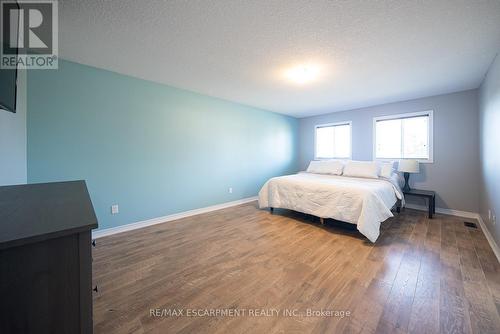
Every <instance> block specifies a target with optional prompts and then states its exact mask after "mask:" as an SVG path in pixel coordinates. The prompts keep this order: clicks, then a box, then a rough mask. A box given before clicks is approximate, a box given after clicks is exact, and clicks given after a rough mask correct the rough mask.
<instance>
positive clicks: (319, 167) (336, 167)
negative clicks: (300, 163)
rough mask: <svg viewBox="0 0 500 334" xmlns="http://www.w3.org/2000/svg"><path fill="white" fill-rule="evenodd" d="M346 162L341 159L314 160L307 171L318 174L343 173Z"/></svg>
mask: <svg viewBox="0 0 500 334" xmlns="http://www.w3.org/2000/svg"><path fill="white" fill-rule="evenodd" d="M343 169H344V164H343V163H342V161H339V160H319V161H318V160H313V161H311V162H310V163H309V167H307V171H308V172H309V173H316V174H333V175H342V170H343Z"/></svg>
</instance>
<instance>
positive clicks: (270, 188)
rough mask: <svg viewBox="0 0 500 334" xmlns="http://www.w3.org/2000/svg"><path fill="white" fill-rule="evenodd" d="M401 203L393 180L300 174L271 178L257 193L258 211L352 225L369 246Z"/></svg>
mask: <svg viewBox="0 0 500 334" xmlns="http://www.w3.org/2000/svg"><path fill="white" fill-rule="evenodd" d="M397 199H401V200H402V199H403V196H402V192H401V189H400V187H399V184H398V181H397V179H396V176H395V177H394V178H392V179H365V178H356V177H346V176H335V175H322V174H313V173H306V172H302V173H299V174H295V175H287V176H280V177H274V178H272V179H270V180H269V181H267V182H266V183H265V184H264V186H263V187H262V189H261V190H260V192H259V206H260V208H267V207H272V208H284V209H290V210H295V211H299V212H304V213H307V214H311V215H314V216H317V217H322V218H333V219H336V220H340V221H344V222H348V223H352V224H356V225H357V228H358V231H359V232H361V233H362V234H363V235H365V236H366V237H367V238H368V239H369V240H370V241H371V242H375V241H376V240H377V238H378V236H379V234H380V223H381V222H383V221H384V220H386V219H387V218H389V217H393V214H392V212H391V208H392V207H393V206H394V204H395V203H396V201H397Z"/></svg>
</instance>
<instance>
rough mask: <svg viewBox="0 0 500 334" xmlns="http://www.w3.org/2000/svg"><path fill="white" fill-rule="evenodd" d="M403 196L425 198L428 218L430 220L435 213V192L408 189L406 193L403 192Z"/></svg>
mask: <svg viewBox="0 0 500 334" xmlns="http://www.w3.org/2000/svg"><path fill="white" fill-rule="evenodd" d="M403 194H404V195H405V196H406V195H408V196H415V197H424V198H427V206H428V207H429V218H431V219H432V214H434V213H436V192H434V191H432V190H418V189H410V190H408V191H404V190H403Z"/></svg>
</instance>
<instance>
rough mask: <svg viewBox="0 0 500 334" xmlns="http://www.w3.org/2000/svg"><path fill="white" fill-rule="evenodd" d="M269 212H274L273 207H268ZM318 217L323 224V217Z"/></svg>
mask: <svg viewBox="0 0 500 334" xmlns="http://www.w3.org/2000/svg"><path fill="white" fill-rule="evenodd" d="M269 213H271V214H273V213H274V208H273V207H270V208H269ZM318 218H319V222H320V223H321V225H325V218H322V217H318Z"/></svg>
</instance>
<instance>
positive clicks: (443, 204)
mask: <svg viewBox="0 0 500 334" xmlns="http://www.w3.org/2000/svg"><path fill="white" fill-rule="evenodd" d="M477 104H478V92H477V90H469V91H465V92H459V93H453V94H446V95H438V96H431V97H425V98H421V99H416V100H409V101H403V102H396V103H390V104H384V105H379V106H373V107H368V108H362V109H356V110H349V111H343V112H336V113H331V114H327V115H321V116H315V117H308V118H303V119H301V120H300V133H299V150H300V152H299V153H300V154H299V157H300V164H299V167H300V168H301V169H302V170H304V169H305V168H307V164H308V163H309V161H310V160H312V159H313V158H314V126H315V125H316V124H323V123H332V122H341V121H352V158H353V159H354V160H372V155H373V135H372V133H373V117H377V116H385V115H391V114H392V115H393V114H402V113H407V112H415V111H425V110H434V163H428V164H421V166H420V167H421V168H420V169H421V172H420V173H419V174H415V175H411V177H410V185H411V186H412V187H414V188H417V189H429V190H435V191H436V206H437V207H439V208H445V209H454V210H460V211H468V212H474V213H477V212H478V206H479V203H478V202H479V201H478V193H479V187H478V183H479V176H478V174H479V153H478V149H479V135H478V105H477ZM497 147H498V146H497ZM408 202H411V203H414V204H420V205H423V204H424V202H422V201H421V200H419V199H415V198H410V197H408Z"/></svg>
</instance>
